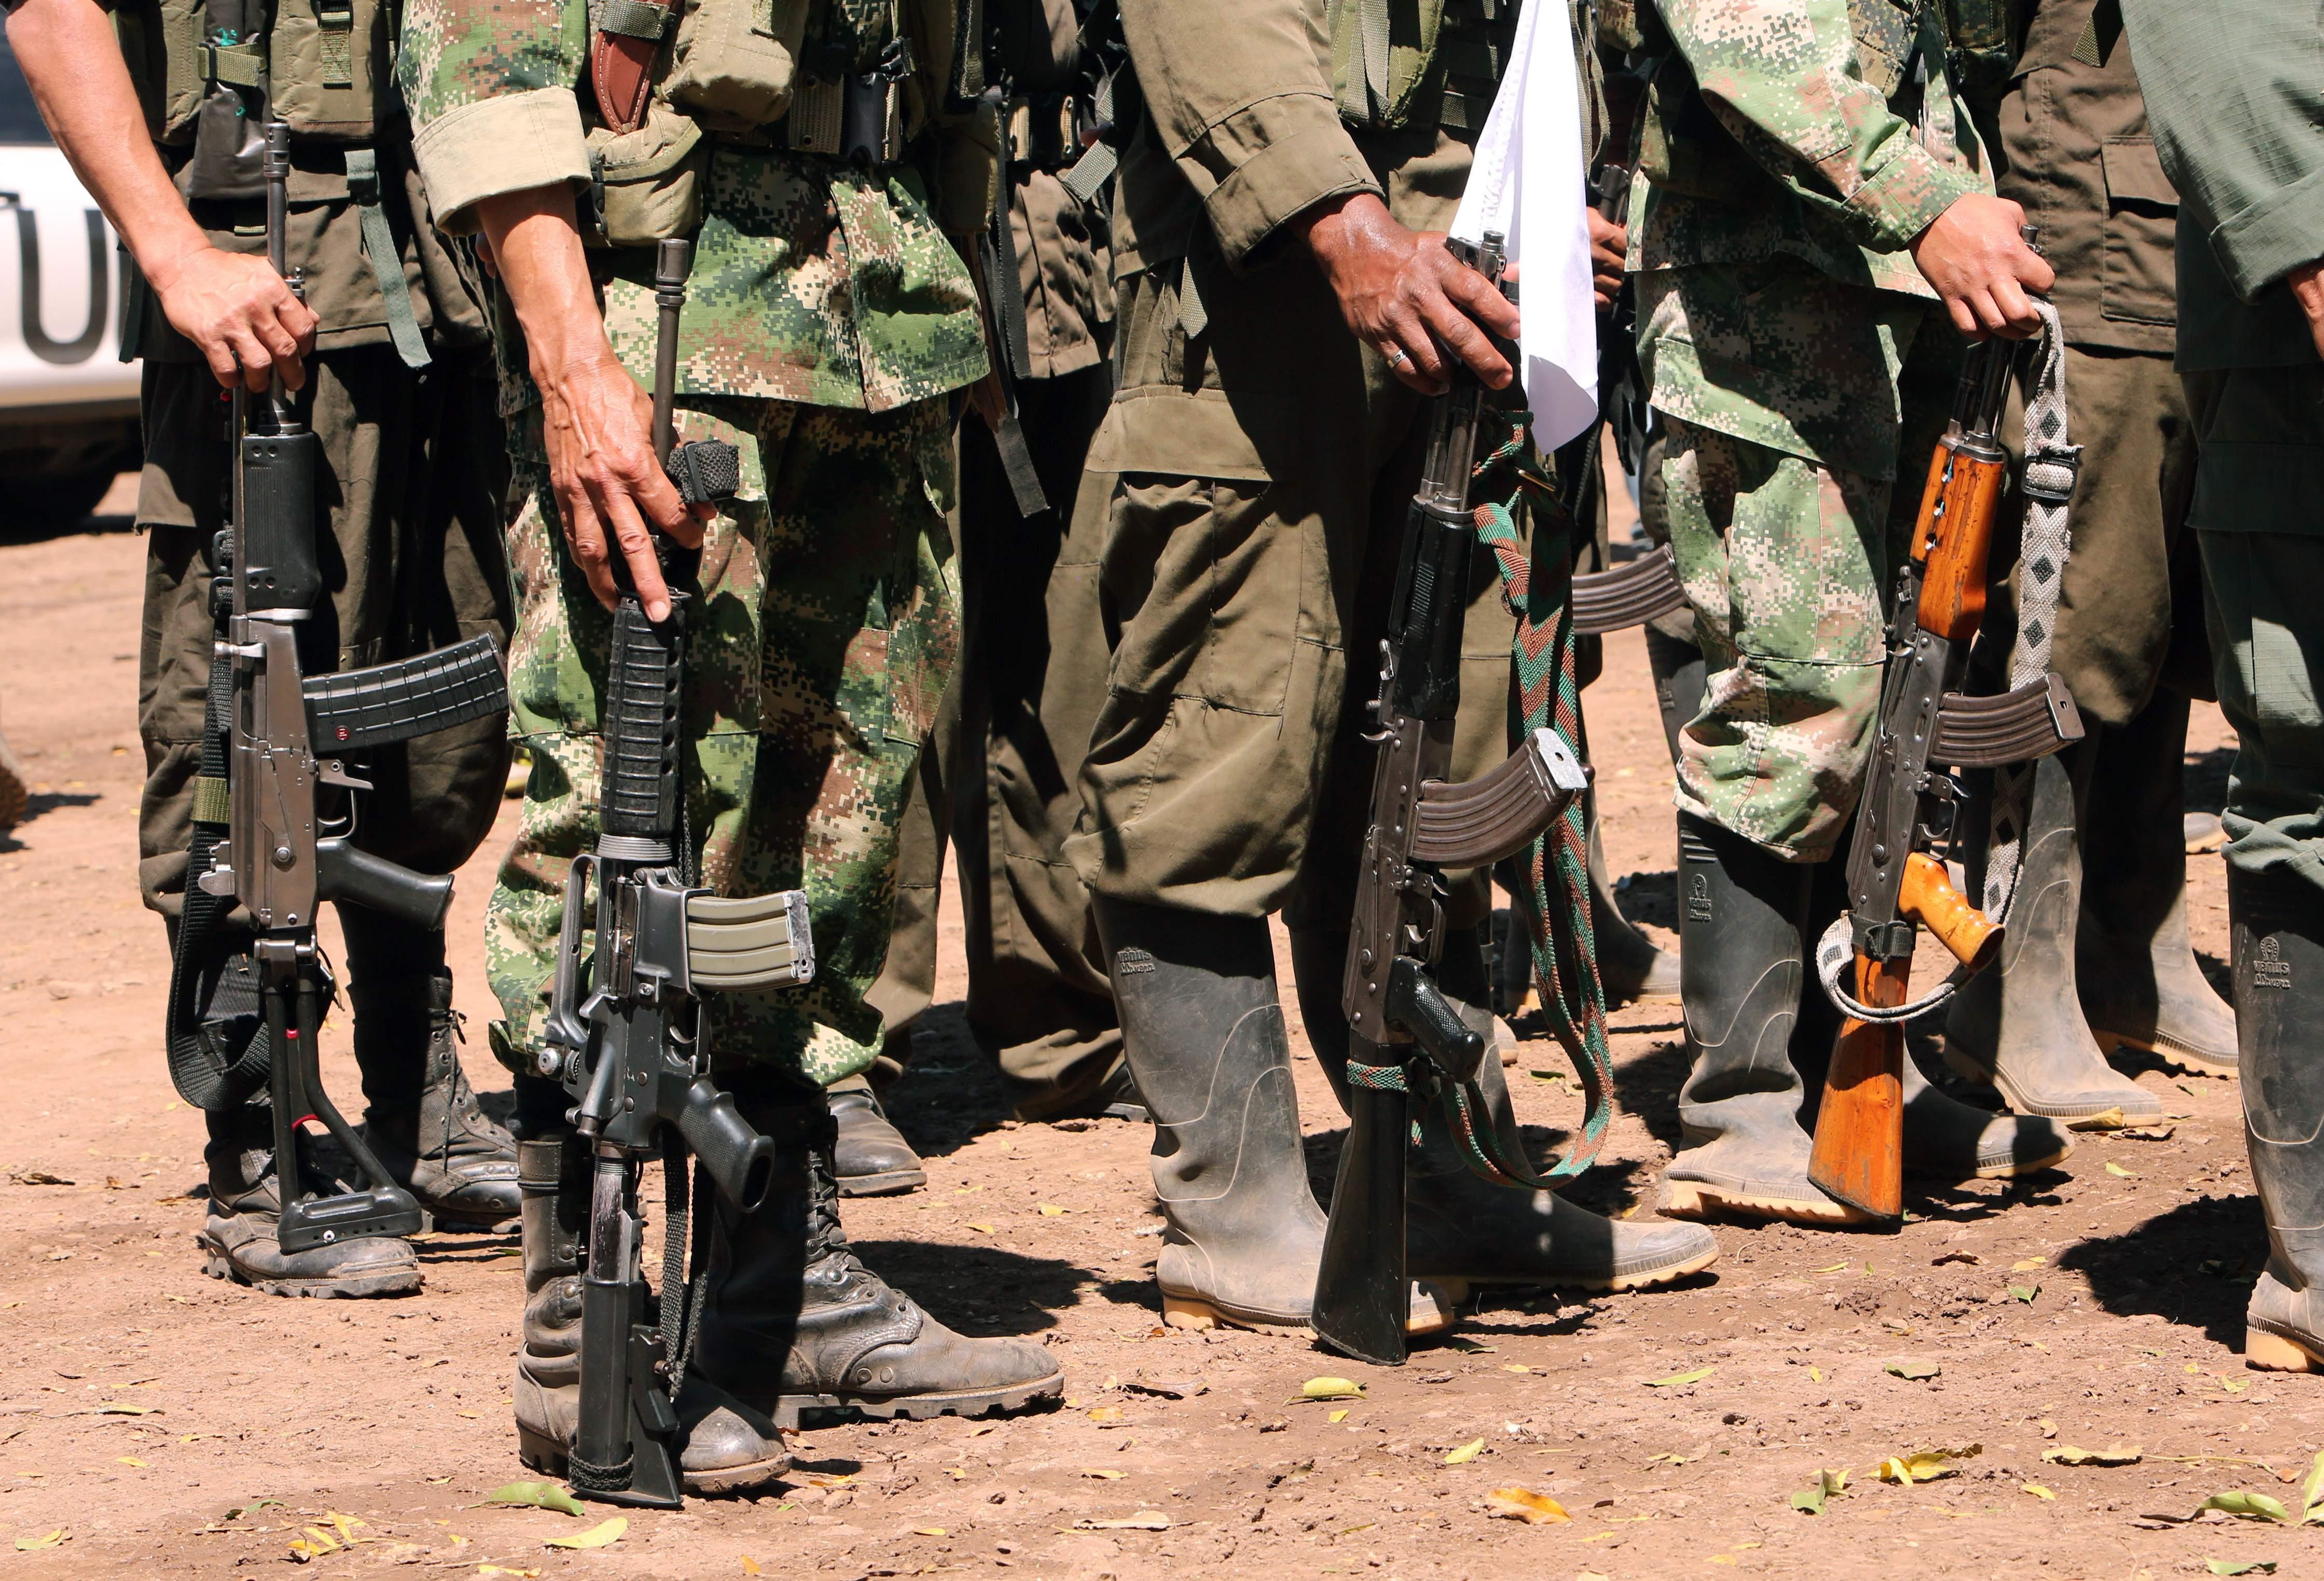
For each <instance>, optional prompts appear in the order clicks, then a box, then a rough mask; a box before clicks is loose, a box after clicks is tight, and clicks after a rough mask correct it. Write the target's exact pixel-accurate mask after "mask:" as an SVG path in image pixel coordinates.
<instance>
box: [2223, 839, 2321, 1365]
mask: <svg viewBox="0 0 2324 1581" xmlns="http://www.w3.org/2000/svg"><path fill="white" fill-rule="evenodd" d="M2227 915H2228V921H2229V924H2230V925H2231V926H2232V928H2233V930H2234V937H2235V973H2236V975H2235V991H2236V1037H2237V1039H2238V1041H2239V1042H2240V1043H2241V1044H2242V1056H2243V1071H2242V1074H2243V1094H2244V1131H2245V1135H2246V1140H2247V1142H2248V1143H2249V1145H2250V1147H2251V1165H2252V1184H2253V1186H2255V1188H2256V1189H2257V1190H2258V1191H2259V1205H2260V1211H2261V1212H2262V1213H2263V1214H2264V1215H2265V1216H2266V1218H2267V1267H2266V1269H2265V1271H2264V1272H2263V1273H2261V1274H2260V1276H2259V1282H2258V1283H2257V1284H2256V1285H2255V1286H2254V1287H2253V1289H2252V1293H2251V1304H2250V1306H2249V1307H2248V1308H2246V1310H2245V1313H2244V1360H2245V1362H2246V1364H2247V1365H2251V1366H2255V1367H2264V1368H2267V1369H2270V1370H2272V1371H2277V1372H2298V1373H2318V1372H2324V1146H2319V1144H2318V1135H2319V1132H2324V892H2319V890H2318V889H2317V887H2316V886H2315V885H2314V884H2312V883H2310V882H2309V881H2308V880H2307V879H2305V878H2301V877H2300V876H2299V875H2297V874H2295V873H2288V872H2285V871H2282V869H2274V870H2271V871H2267V872H2260V873H2249V872H2244V871H2242V870H2240V869H2236V868H2234V867H2230V868H2228V869H2227Z"/></svg>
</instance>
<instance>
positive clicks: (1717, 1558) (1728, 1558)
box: [1711, 1554, 1743, 1565]
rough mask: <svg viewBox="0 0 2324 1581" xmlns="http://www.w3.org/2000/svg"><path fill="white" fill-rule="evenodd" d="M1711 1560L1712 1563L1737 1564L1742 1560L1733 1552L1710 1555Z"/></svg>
mask: <svg viewBox="0 0 2324 1581" xmlns="http://www.w3.org/2000/svg"><path fill="white" fill-rule="evenodd" d="M1742 1562H1743V1561H1742V1560H1740V1559H1738V1558H1736V1557H1735V1556H1734V1555H1733V1554H1713V1555H1711V1563H1712V1564H1714V1565H1739V1564H1741V1563H1742Z"/></svg>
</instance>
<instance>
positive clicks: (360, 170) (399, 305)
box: [347, 148, 429, 368]
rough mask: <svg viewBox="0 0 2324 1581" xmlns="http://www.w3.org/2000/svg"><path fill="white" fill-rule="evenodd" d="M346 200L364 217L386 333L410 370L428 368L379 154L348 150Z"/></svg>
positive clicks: (367, 248)
mask: <svg viewBox="0 0 2324 1581" xmlns="http://www.w3.org/2000/svg"><path fill="white" fill-rule="evenodd" d="M347 196H348V197H349V198H353V199H354V200H355V207H356V209H357V210H358V211H360V212H361V214H362V215H363V250H364V257H366V258H368V259H370V260H371V271H372V275H373V277H374V279H376V280H378V281H379V296H380V303H381V306H382V307H383V309H384V310H385V311H386V314H387V333H388V334H389V336H392V338H393V339H394V341H395V352H396V354H397V355H398V356H400V357H401V358H402V359H403V365H404V366H405V367H407V368H424V367H426V366H427V365H428V363H429V357H428V348H427V347H426V346H425V345H421V344H420V320H419V319H418V318H417V317H414V316H413V315H412V311H411V284H410V281H409V280H405V279H404V278H403V253H401V250H399V249H398V248H397V246H396V244H395V233H394V232H393V231H392V230H391V229H389V228H388V224H387V209H386V207H384V206H383V204H382V203H381V201H380V188H379V154H378V152H376V151H374V150H372V149H368V148H351V149H349V150H347Z"/></svg>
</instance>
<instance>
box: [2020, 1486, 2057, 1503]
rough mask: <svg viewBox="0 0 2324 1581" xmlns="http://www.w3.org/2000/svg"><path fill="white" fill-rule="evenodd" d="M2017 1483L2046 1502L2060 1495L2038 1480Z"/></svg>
mask: <svg viewBox="0 0 2324 1581" xmlns="http://www.w3.org/2000/svg"><path fill="white" fill-rule="evenodd" d="M2017 1485H2018V1486H2019V1487H2021V1488H2024V1490H2025V1491H2026V1492H2027V1493H2029V1494H2033V1496H2034V1497H2035V1498H2037V1499H2039V1500H2041V1501H2042V1502H2043V1503H2045V1504H2046V1503H2049V1502H2050V1501H2051V1500H2052V1499H2054V1498H2056V1497H2057V1496H2058V1495H2057V1494H2053V1493H2052V1492H2051V1491H2050V1490H2049V1489H2048V1488H2045V1487H2043V1485H2042V1484H2040V1483H2038V1482H2021V1483H2019V1484H2017Z"/></svg>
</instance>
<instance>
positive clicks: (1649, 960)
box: [1520, 794, 1679, 1009]
mask: <svg viewBox="0 0 2324 1581" xmlns="http://www.w3.org/2000/svg"><path fill="white" fill-rule="evenodd" d="M1589 813H1590V927H1591V934H1592V936H1593V937H1594V938H1595V939H1596V940H1597V942H1598V980H1599V981H1600V983H1601V984H1603V985H1604V986H1605V989H1606V1006H1607V1008H1609V1009H1612V1008H1615V1007H1618V1006H1622V1005H1628V1004H1630V1003H1632V1002H1633V1001H1635V1000H1639V999H1675V998H1677V997H1679V976H1678V957H1677V956H1675V955H1674V954H1672V953H1671V952H1670V951H1667V950H1665V949H1663V948H1662V947H1661V946H1660V945H1658V944H1656V943H1655V942H1654V941H1653V940H1652V939H1649V938H1647V937H1646V935H1645V934H1644V933H1640V932H1638V930H1637V928H1636V927H1634V926H1632V925H1631V923H1630V919H1629V918H1628V917H1626V916H1624V915H1622V908H1621V906H1620V905H1618V903H1617V902H1616V901H1615V899H1614V886H1613V884H1612V883H1611V882H1610V881H1609V879H1608V878H1607V876H1606V848H1605V844H1604V842H1603V841H1601V840H1600V838H1599V833H1598V798H1597V796H1596V795H1594V794H1593V795H1591V797H1590V803H1589ZM1520 936H1522V930H1520Z"/></svg>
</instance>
